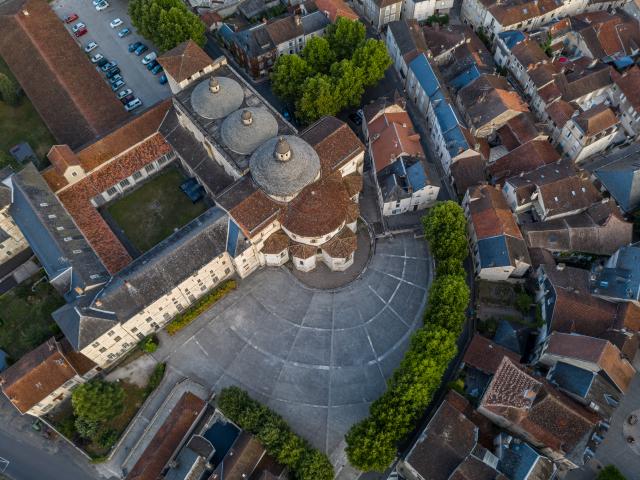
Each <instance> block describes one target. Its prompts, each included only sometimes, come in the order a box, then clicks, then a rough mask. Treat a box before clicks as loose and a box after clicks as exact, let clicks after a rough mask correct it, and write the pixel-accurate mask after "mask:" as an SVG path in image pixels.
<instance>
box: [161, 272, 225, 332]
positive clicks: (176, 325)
mask: <svg viewBox="0 0 640 480" xmlns="http://www.w3.org/2000/svg"><path fill="white" fill-rule="evenodd" d="M237 286H238V284H237V283H236V281H235V280H226V281H224V282H222V283H221V284H220V285H218V287H216V288H215V289H214V290H212V291H211V292H209V293H207V294H206V295H204V296H203V297H202V298H200V300H198V301H197V302H196V303H195V304H194V305H192V306H191V307H189V308H188V309H187V310H186V311H185V312H183V313H181V314H180V315H178V316H176V317H175V318H174V319H173V320H171V322H170V323H169V324H168V325H167V333H168V334H169V335H175V334H176V333H178V332H179V331H180V330H182V329H183V328H184V327H186V326H187V325H189V324H190V323H191V322H193V321H194V320H195V319H196V318H198V316H200V315H201V314H202V313H203V312H205V311H206V310H208V309H209V307H211V306H212V305H213V304H214V303H216V302H217V301H218V300H220V299H221V298H222V297H224V296H225V295H226V294H227V293H229V292H231V291H232V290H235V289H236V287H237Z"/></svg>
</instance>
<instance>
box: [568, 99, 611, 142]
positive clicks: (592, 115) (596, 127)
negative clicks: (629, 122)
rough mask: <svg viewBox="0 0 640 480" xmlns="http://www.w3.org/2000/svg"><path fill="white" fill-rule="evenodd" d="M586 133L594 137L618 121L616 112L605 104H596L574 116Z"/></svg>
mask: <svg viewBox="0 0 640 480" xmlns="http://www.w3.org/2000/svg"><path fill="white" fill-rule="evenodd" d="M574 121H575V122H576V124H578V126H579V127H580V128H581V129H582V131H583V132H584V133H585V135H587V136H589V137H592V136H594V135H596V134H598V133H600V132H602V131H603V130H606V129H607V128H610V127H613V126H614V125H616V124H617V123H618V118H617V117H616V114H615V113H613V110H611V109H610V108H609V107H607V106H606V105H605V104H600V105H596V106H595V107H592V108H590V109H589V110H587V111H585V112H582V113H581V114H579V115H578V116H576V117H575V118H574Z"/></svg>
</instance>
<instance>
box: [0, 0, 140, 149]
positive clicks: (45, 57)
mask: <svg viewBox="0 0 640 480" xmlns="http://www.w3.org/2000/svg"><path fill="white" fill-rule="evenodd" d="M25 12H27V14H25ZM0 31H2V35H0V55H1V56H2V58H3V59H4V61H5V62H6V63H7V65H8V66H9V68H10V69H11V71H12V73H13V74H14V75H15V77H16V78H17V80H18V82H19V83H20V85H21V87H22V88H23V89H24V91H25V93H26V94H27V96H28V97H29V99H30V100H31V102H32V103H33V105H34V107H35V108H36V110H37V111H38V113H39V114H40V117H42V119H43V121H44V122H45V124H46V125H47V127H48V128H49V130H50V131H51V133H52V134H53V136H54V137H55V138H56V140H57V141H58V142H59V143H65V144H68V145H70V146H71V147H72V148H77V147H79V146H81V145H83V144H85V143H87V142H90V141H92V140H93V139H94V138H96V137H98V136H101V135H104V134H106V133H107V132H109V131H110V130H112V129H113V128H115V127H117V126H118V125H120V124H122V123H123V122H124V121H126V120H127V118H128V114H127V113H126V112H125V110H124V109H123V108H122V104H121V103H120V102H119V101H118V100H117V99H116V98H115V96H114V95H113V92H112V91H111V89H110V88H109V87H108V86H107V84H106V83H105V82H104V81H103V79H102V78H101V77H100V75H99V74H98V73H97V72H96V70H95V68H94V66H93V65H92V64H91V63H90V62H88V61H87V58H86V56H85V54H84V52H83V51H82V49H80V48H78V45H77V44H76V42H75V41H74V39H73V37H72V36H71V35H69V32H67V30H66V29H65V28H64V25H63V23H62V22H61V21H60V19H59V18H58V17H57V15H56V14H55V13H54V12H53V10H52V9H51V6H50V5H49V4H48V3H47V2H44V1H42V0H9V1H5V2H2V3H1V4H0ZM52 92H55V94H52Z"/></svg>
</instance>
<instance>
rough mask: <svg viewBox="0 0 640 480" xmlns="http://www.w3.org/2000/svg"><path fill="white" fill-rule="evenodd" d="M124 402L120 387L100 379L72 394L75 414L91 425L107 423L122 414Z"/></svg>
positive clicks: (83, 385) (80, 386)
mask: <svg viewBox="0 0 640 480" xmlns="http://www.w3.org/2000/svg"><path fill="white" fill-rule="evenodd" d="M123 401H124V389H123V388H122V387H121V386H120V385H118V384H117V383H111V382H106V381H104V380H99V379H94V380H90V381H89V382H87V383H83V384H82V385H79V386H78V387H77V388H76V389H75V390H74V391H73V393H72V394H71V404H72V405H73V413H74V414H75V415H76V417H79V418H82V421H85V422H91V423H101V422H105V421H107V420H109V419H111V418H112V417H115V416H117V415H119V414H120V413H122V410H123V409H124V403H123ZM77 427H78V422H77V421H76V428H77Z"/></svg>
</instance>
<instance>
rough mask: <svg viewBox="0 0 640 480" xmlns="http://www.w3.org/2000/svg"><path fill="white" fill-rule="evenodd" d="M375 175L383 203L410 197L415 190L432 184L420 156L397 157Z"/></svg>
mask: <svg viewBox="0 0 640 480" xmlns="http://www.w3.org/2000/svg"><path fill="white" fill-rule="evenodd" d="M377 176H378V185H379V186H380V191H381V193H382V200H383V202H384V203H388V202H397V201H399V200H401V199H403V198H411V196H412V195H413V194H414V193H415V192H418V191H420V190H422V189H423V188H425V187H426V186H428V185H433V182H432V180H431V178H429V176H428V175H427V172H426V171H425V169H424V166H423V165H422V162H421V160H420V158H414V157H400V158H398V159H397V160H396V161H395V162H393V163H392V164H391V165H388V166H387V167H385V168H383V169H382V170H380V171H379V172H378V174H377Z"/></svg>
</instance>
